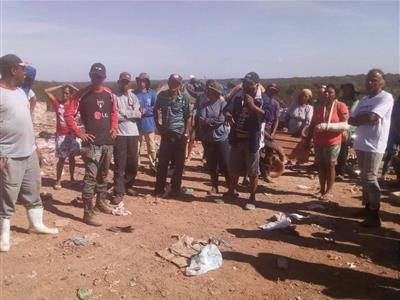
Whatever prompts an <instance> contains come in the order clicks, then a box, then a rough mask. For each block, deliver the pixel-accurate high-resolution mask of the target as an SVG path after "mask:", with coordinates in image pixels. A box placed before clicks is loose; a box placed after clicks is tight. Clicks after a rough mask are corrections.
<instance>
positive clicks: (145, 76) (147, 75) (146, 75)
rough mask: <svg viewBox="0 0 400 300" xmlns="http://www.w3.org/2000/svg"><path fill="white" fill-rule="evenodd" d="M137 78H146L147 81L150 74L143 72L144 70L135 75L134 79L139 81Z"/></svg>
mask: <svg viewBox="0 0 400 300" xmlns="http://www.w3.org/2000/svg"><path fill="white" fill-rule="evenodd" d="M139 80H148V81H150V76H149V74H147V73H144V72H143V73H140V74H139V76H138V77H136V81H139Z"/></svg>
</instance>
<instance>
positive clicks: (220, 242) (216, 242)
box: [208, 237, 232, 249]
mask: <svg viewBox="0 0 400 300" xmlns="http://www.w3.org/2000/svg"><path fill="white" fill-rule="evenodd" d="M208 243H209V244H214V245H217V246H224V247H226V248H230V249H232V245H231V244H230V243H229V242H227V241H225V240H223V239H219V238H216V237H212V238H210V239H209V240H208Z"/></svg>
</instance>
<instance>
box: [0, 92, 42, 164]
mask: <svg viewBox="0 0 400 300" xmlns="http://www.w3.org/2000/svg"><path fill="white" fill-rule="evenodd" d="M35 149H36V146H35V134H34V132H33V124H32V118H31V113H30V111H29V102H28V100H27V96H26V94H25V92H24V91H23V90H22V89H20V88H17V89H15V90H9V89H6V88H3V87H0V157H12V158H17V157H28V156H30V155H32V153H33V152H34V151H35Z"/></svg>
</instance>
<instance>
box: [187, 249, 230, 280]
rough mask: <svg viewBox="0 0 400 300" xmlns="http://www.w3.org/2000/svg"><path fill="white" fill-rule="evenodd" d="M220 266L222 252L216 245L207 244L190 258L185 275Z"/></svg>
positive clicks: (201, 272)
mask: <svg viewBox="0 0 400 300" xmlns="http://www.w3.org/2000/svg"><path fill="white" fill-rule="evenodd" d="M221 266H222V254H221V252H220V251H219V249H218V247H217V245H214V244H207V245H206V246H204V247H202V248H201V250H200V251H199V252H198V253H197V254H196V255H195V256H193V257H192V258H191V260H190V265H189V267H187V268H186V275H188V276H197V275H201V274H204V273H207V272H209V271H212V270H215V269H218V268H220V267H221Z"/></svg>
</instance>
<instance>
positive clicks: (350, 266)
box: [347, 262, 357, 269]
mask: <svg viewBox="0 0 400 300" xmlns="http://www.w3.org/2000/svg"><path fill="white" fill-rule="evenodd" d="M347 266H348V267H349V268H350V269H355V268H357V266H356V265H355V264H354V263H352V262H348V263H347Z"/></svg>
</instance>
